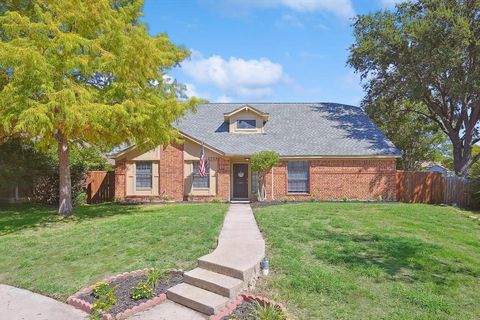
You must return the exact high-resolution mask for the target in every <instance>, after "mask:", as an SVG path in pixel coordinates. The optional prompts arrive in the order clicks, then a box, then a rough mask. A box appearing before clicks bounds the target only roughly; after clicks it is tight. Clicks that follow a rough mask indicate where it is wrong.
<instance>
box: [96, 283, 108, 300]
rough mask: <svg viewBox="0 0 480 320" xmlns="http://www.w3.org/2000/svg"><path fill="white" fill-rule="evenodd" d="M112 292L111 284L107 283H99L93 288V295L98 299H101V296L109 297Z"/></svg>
mask: <svg viewBox="0 0 480 320" xmlns="http://www.w3.org/2000/svg"><path fill="white" fill-rule="evenodd" d="M110 290H111V288H110V284H108V283H107V282H98V283H96V284H95V286H94V287H93V290H92V295H93V296H94V297H95V298H97V299H98V298H100V296H104V295H107V294H108V292H110Z"/></svg>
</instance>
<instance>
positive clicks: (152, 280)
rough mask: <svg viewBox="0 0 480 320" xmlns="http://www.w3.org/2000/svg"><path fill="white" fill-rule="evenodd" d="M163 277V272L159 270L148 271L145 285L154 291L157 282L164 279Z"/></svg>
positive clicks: (164, 274)
mask: <svg viewBox="0 0 480 320" xmlns="http://www.w3.org/2000/svg"><path fill="white" fill-rule="evenodd" d="M165 276H166V272H165V270H160V269H156V268H153V269H152V270H150V271H149V272H148V278H147V281H146V283H147V284H148V285H149V286H150V287H151V288H152V289H155V288H156V287H157V282H158V280H160V279H163V278H165Z"/></svg>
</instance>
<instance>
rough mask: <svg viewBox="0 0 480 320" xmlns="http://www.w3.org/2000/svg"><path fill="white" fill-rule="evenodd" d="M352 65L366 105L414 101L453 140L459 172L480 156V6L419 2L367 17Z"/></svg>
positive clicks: (360, 21) (358, 27) (449, 0)
mask: <svg viewBox="0 0 480 320" xmlns="http://www.w3.org/2000/svg"><path fill="white" fill-rule="evenodd" d="M353 26H354V36H355V43H354V44H353V45H352V46H351V48H350V57H349V60H348V63H349V64H350V65H351V66H353V68H354V69H355V70H356V71H357V72H359V73H360V74H361V77H362V79H363V80H364V81H365V88H366V91H367V95H366V97H365V99H364V101H363V104H364V105H380V104H379V103H378V101H380V100H381V101H382V103H387V104H390V105H391V107H392V108H395V107H396V106H399V105H401V104H402V102H404V101H412V102H415V103H416V105H417V106H420V107H419V108H412V109H411V110H409V111H411V112H415V113H417V114H419V115H422V116H424V117H426V118H428V119H429V121H433V122H434V123H435V124H436V125H437V126H438V128H439V130H441V131H442V132H443V133H444V134H446V135H447V136H448V138H449V139H450V140H451V143H452V147H453V157H454V170H455V172H456V173H457V174H459V175H466V174H467V173H468V169H469V167H470V166H471V165H472V164H473V163H475V162H476V161H477V160H478V159H479V158H480V154H476V155H472V148H473V145H474V144H475V143H477V142H479V141H480V135H479V130H478V129H479V120H480V63H479V62H480V61H479V59H480V0H418V1H411V2H405V3H402V4H399V5H397V6H396V9H395V10H394V11H388V10H386V11H379V12H376V13H372V14H367V15H360V16H358V17H357V18H356V20H355V22H354V24H353Z"/></svg>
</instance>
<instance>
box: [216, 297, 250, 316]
mask: <svg viewBox="0 0 480 320" xmlns="http://www.w3.org/2000/svg"><path fill="white" fill-rule="evenodd" d="M254 308H255V303H254V302H251V301H249V302H247V301H243V302H242V303H240V304H239V305H238V306H237V307H236V308H235V309H233V311H232V312H231V313H230V314H229V315H227V316H225V317H222V318H221V319H220V320H230V319H232V318H233V319H235V320H252V319H254V317H253V312H254Z"/></svg>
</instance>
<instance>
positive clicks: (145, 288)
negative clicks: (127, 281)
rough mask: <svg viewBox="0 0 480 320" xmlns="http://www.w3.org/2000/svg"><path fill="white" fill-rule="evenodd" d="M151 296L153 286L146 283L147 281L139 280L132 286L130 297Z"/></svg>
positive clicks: (137, 298) (141, 297) (136, 298)
mask: <svg viewBox="0 0 480 320" xmlns="http://www.w3.org/2000/svg"><path fill="white" fill-rule="evenodd" d="M152 296H153V288H152V286H151V285H150V284H149V283H147V281H140V282H139V283H138V284H137V285H136V286H135V287H133V288H132V299H133V300H140V299H148V298H151V297H152Z"/></svg>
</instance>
